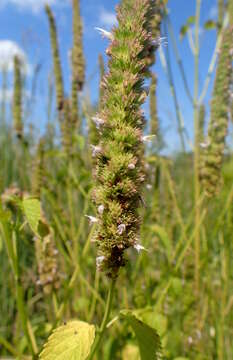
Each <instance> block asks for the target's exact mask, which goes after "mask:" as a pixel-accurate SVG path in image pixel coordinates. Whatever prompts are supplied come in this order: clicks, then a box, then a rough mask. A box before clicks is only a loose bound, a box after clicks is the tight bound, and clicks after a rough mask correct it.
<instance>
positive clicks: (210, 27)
mask: <svg viewBox="0 0 233 360" xmlns="http://www.w3.org/2000/svg"><path fill="white" fill-rule="evenodd" d="M216 26H217V24H216V22H215V21H213V20H208V21H206V22H205V24H204V28H205V29H206V30H213V29H216Z"/></svg>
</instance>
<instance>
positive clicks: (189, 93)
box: [165, 14, 193, 104]
mask: <svg viewBox="0 0 233 360" xmlns="http://www.w3.org/2000/svg"><path fill="white" fill-rule="evenodd" d="M165 21H167V28H168V32H169V35H170V37H171V43H172V47H173V50H174V53H175V57H176V61H177V64H178V66H179V69H180V73H181V77H182V80H183V83H184V88H185V91H186V94H187V96H188V98H189V100H190V101H191V103H192V104H193V98H192V95H191V92H190V90H189V86H188V81H187V78H186V75H185V71H184V66H183V62H182V60H181V57H180V54H179V50H178V46H177V43H176V38H175V35H174V31H173V28H172V24H171V20H170V17H169V15H168V14H167V15H166V17H165Z"/></svg>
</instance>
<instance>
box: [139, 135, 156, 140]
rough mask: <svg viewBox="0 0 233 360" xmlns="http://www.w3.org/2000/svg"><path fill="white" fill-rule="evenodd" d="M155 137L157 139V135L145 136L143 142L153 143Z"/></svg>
mask: <svg viewBox="0 0 233 360" xmlns="http://www.w3.org/2000/svg"><path fill="white" fill-rule="evenodd" d="M155 137H156V135H145V136H143V137H142V141H143V142H148V141H152V140H153V139H154V138H155Z"/></svg>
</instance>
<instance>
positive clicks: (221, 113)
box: [201, 24, 233, 196]
mask: <svg viewBox="0 0 233 360" xmlns="http://www.w3.org/2000/svg"><path fill="white" fill-rule="evenodd" d="M232 39H233V26H232V25H231V24H230V26H229V27H228V28H227V29H226V30H225V33H224V36H223V42H222V47H221V50H220V54H219V62H218V66H217V70H216V78H215V85H214V92H213V98H212V103H211V120H210V123H209V127H208V136H207V139H206V142H205V143H204V144H203V147H204V167H203V169H202V172H201V178H202V182H203V187H204V189H205V193H206V195H207V196H213V195H215V194H216V193H217V192H218V191H219V188H220V185H221V175H220V173H221V166H222V162H223V155H224V148H225V138H226V135H227V128H228V110H229V104H230V86H231V79H232Z"/></svg>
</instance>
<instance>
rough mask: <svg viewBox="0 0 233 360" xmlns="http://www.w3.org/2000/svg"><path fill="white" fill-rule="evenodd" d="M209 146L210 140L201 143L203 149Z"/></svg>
mask: <svg viewBox="0 0 233 360" xmlns="http://www.w3.org/2000/svg"><path fill="white" fill-rule="evenodd" d="M209 146H210V142H209V141H206V142H203V143H200V147H201V148H202V149H207V148H208V147H209Z"/></svg>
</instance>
